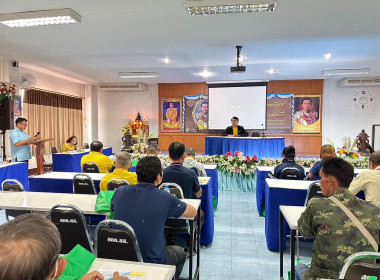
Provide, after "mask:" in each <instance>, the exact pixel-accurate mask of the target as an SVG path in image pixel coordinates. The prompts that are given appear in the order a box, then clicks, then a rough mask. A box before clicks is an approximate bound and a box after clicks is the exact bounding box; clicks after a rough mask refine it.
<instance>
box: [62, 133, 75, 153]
mask: <svg viewBox="0 0 380 280" xmlns="http://www.w3.org/2000/svg"><path fill="white" fill-rule="evenodd" d="M77 144H78V140H77V138H76V137H75V136H71V137H70V138H69V139H67V140H66V143H65V144H63V146H62V149H61V150H62V152H71V151H75V150H76V149H77Z"/></svg>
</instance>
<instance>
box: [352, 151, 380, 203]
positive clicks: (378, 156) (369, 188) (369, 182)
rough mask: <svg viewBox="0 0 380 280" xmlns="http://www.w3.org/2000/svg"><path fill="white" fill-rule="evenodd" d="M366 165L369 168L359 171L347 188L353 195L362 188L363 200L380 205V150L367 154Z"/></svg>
mask: <svg viewBox="0 0 380 280" xmlns="http://www.w3.org/2000/svg"><path fill="white" fill-rule="evenodd" d="M368 165H369V166H368V167H369V169H370V170H368V171H363V172H360V173H359V174H358V176H356V177H355V178H354V180H352V183H351V184H350V187H349V188H348V190H349V191H350V192H351V193H352V194H353V195H356V194H357V193H358V192H359V191H361V190H364V194H365V200H366V201H369V202H372V203H373V204H375V205H377V207H380V151H376V152H373V153H372V154H371V155H370V156H369V162H368Z"/></svg>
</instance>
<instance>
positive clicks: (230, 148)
mask: <svg viewBox="0 0 380 280" xmlns="http://www.w3.org/2000/svg"><path fill="white" fill-rule="evenodd" d="M284 148H285V138H274V139H271V138H259V139H258V138H244V137H240V138H238V137H206V149H205V154H206V155H225V154H226V153H227V152H232V153H233V152H235V151H239V152H243V154H244V155H245V156H254V155H256V156H257V157H258V158H263V157H265V158H280V157H281V155H282V150H283V149H284Z"/></svg>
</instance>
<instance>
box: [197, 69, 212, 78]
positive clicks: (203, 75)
mask: <svg viewBox="0 0 380 280" xmlns="http://www.w3.org/2000/svg"><path fill="white" fill-rule="evenodd" d="M197 75H199V76H201V77H203V78H208V77H211V76H214V75H215V74H214V73H212V72H209V71H208V70H207V69H205V70H203V72H200V73H198V74H197Z"/></svg>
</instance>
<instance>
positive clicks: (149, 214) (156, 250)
mask: <svg viewBox="0 0 380 280" xmlns="http://www.w3.org/2000/svg"><path fill="white" fill-rule="evenodd" d="M136 173H137V180H138V184H137V185H135V186H122V187H119V188H117V189H116V191H115V194H114V196H113V198H112V202H111V209H112V210H113V212H114V218H115V219H117V220H121V221H124V222H126V223H128V224H129V225H131V227H132V228H133V230H134V231H135V233H136V236H137V240H138V242H139V246H140V251H141V255H142V257H143V260H144V262H148V263H159V264H170V265H175V266H176V272H175V279H178V277H179V276H180V275H181V272H182V268H183V265H184V263H185V260H186V254H185V251H184V250H183V248H181V247H178V246H165V238H164V225H165V222H166V220H167V218H170V217H174V218H178V217H180V216H182V217H185V218H193V217H195V215H196V214H197V211H196V210H195V208H194V207H193V206H191V205H189V204H186V203H185V202H183V201H181V200H179V199H178V198H176V197H175V196H173V195H172V194H170V193H168V192H166V191H164V190H159V189H158V188H157V186H158V185H159V184H160V183H161V181H162V166H161V162H160V160H159V159H158V158H157V157H153V156H146V157H143V158H142V159H140V160H139V162H138V163H137V166H136Z"/></svg>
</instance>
